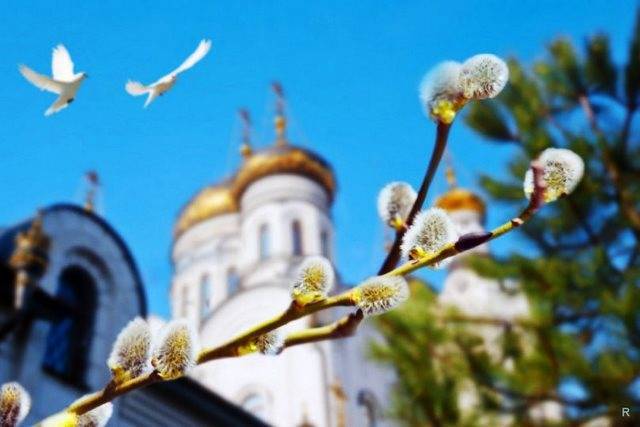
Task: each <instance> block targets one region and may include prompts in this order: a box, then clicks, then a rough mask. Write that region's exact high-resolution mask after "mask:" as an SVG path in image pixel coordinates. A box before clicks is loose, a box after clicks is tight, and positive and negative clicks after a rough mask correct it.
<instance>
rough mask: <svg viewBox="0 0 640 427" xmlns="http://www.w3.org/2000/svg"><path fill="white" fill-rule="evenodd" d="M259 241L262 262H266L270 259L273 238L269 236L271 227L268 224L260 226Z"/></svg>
mask: <svg viewBox="0 0 640 427" xmlns="http://www.w3.org/2000/svg"><path fill="white" fill-rule="evenodd" d="M259 239H260V240H259V250H260V260H265V259H267V258H269V255H270V250H271V248H270V246H271V236H270V235H269V226H268V225H267V224H262V225H261V226H260V237H259Z"/></svg>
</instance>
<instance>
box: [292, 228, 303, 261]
mask: <svg viewBox="0 0 640 427" xmlns="http://www.w3.org/2000/svg"><path fill="white" fill-rule="evenodd" d="M291 244H292V246H293V255H296V256H301V255H302V226H301V225H300V221H298V220H295V221H293V222H292V223H291Z"/></svg>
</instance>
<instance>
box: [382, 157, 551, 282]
mask: <svg viewBox="0 0 640 427" xmlns="http://www.w3.org/2000/svg"><path fill="white" fill-rule="evenodd" d="M531 169H532V171H533V185H534V190H533V193H532V194H531V199H530V200H529V204H528V205H527V207H526V208H525V209H524V210H523V211H522V212H521V213H520V215H518V216H517V217H515V218H512V219H511V220H509V221H507V222H505V223H504V224H502V225H500V226H498V227H496V228H494V229H493V230H491V231H488V232H482V233H467V234H464V235H462V236H460V238H458V240H457V241H455V242H453V243H449V244H448V245H446V246H444V247H443V248H442V249H441V250H440V251H438V252H436V253H433V254H429V255H427V256H424V257H422V258H419V259H416V260H411V261H408V262H407V263H405V264H403V265H401V266H400V267H397V268H395V269H393V270H391V271H389V272H388V273H386V274H385V275H389V276H392V275H393V276H405V275H407V274H409V273H411V272H413V271H416V270H418V269H420V268H423V267H427V266H431V265H434V264H437V263H439V262H441V261H443V260H445V259H447V258H451V257H452V256H454V255H458V254H460V253H462V252H465V251H468V250H470V249H473V248H475V247H477V246H480V245H482V244H484V243H486V242H488V241H490V240H493V239H496V238H498V237H500V236H502V235H503V234H506V233H509V232H511V231H513V230H515V229H516V228H518V227H520V226H521V225H522V224H524V223H525V222H527V221H528V220H529V219H530V218H531V217H532V216H533V215H534V214H535V213H536V212H537V211H538V209H540V207H541V206H542V205H543V204H544V191H545V188H546V184H545V182H544V178H543V168H542V165H541V164H540V163H539V162H538V161H533V162H531Z"/></svg>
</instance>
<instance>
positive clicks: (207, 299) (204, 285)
mask: <svg viewBox="0 0 640 427" xmlns="http://www.w3.org/2000/svg"><path fill="white" fill-rule="evenodd" d="M210 303H211V280H210V279H209V275H208V274H204V275H203V276H202V279H200V315H201V316H202V317H204V316H206V315H207V314H209V310H210V307H211V305H210Z"/></svg>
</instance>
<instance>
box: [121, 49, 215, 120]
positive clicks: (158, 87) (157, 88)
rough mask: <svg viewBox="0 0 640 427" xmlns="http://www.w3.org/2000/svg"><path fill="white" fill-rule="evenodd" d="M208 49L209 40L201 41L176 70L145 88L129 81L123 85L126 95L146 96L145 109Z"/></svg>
mask: <svg viewBox="0 0 640 427" xmlns="http://www.w3.org/2000/svg"><path fill="white" fill-rule="evenodd" d="M210 49H211V40H206V39H204V40H201V41H200V43H199V44H198V47H197V48H196V50H195V51H193V53H192V54H191V55H189V57H188V58H187V59H186V60H185V61H184V62H183V63H182V64H181V65H180V66H179V67H178V68H176V69H175V70H173V71H172V72H170V73H169V74H167V75H166V76H164V77H162V78H160V79H158V80H157V81H156V82H154V83H151V84H150V85H147V86H145V85H143V84H142V83H140V82H137V81H131V80H129V81H128V82H127V84H126V85H125V89H126V91H127V93H129V95H132V96H140V95H147V100H146V101H145V103H144V108H146V107H147V106H148V105H149V104H151V103H152V102H153V101H154V100H155V99H156V98H157V97H158V96H162V95H164V93H165V92H167V91H168V90H169V89H171V88H172V87H173V85H174V84H175V83H176V80H177V78H178V75H179V74H180V73H182V72H184V71H186V70H188V69H189V68H191V67H193V66H194V65H196V64H197V63H198V62H199V61H200V60H201V59H202V58H204V57H205V55H206V54H207V53H209V50H210Z"/></svg>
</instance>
